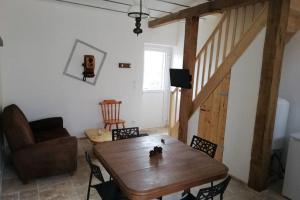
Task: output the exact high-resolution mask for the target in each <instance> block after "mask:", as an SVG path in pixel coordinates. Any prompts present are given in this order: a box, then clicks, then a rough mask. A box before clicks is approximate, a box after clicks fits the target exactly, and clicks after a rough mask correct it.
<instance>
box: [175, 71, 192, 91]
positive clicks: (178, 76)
mask: <svg viewBox="0 0 300 200" xmlns="http://www.w3.org/2000/svg"><path fill="white" fill-rule="evenodd" d="M170 79H171V86H174V87H181V88H184V89H191V88H192V85H191V81H192V76H191V75H190V72H189V70H187V69H170Z"/></svg>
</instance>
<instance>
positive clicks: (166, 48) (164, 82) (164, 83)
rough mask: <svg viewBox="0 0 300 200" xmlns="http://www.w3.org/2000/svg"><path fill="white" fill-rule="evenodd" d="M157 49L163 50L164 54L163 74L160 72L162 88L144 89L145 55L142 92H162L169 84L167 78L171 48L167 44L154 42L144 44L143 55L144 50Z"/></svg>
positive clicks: (170, 61) (170, 62)
mask: <svg viewBox="0 0 300 200" xmlns="http://www.w3.org/2000/svg"><path fill="white" fill-rule="evenodd" d="M147 50H148V51H159V52H164V53H165V54H166V61H165V62H166V63H165V67H164V69H163V74H162V77H161V78H162V79H163V80H162V88H161V89H159V90H155V89H145V88H144V80H145V73H144V72H145V57H144V62H143V86H142V87H143V88H142V89H143V92H144V93H160V92H164V91H165V90H166V88H167V87H168V86H169V80H168V77H169V76H167V75H168V70H169V69H170V66H171V64H172V48H171V47H169V46H163V45H155V44H145V45H144V54H143V55H144V56H145V51H147Z"/></svg>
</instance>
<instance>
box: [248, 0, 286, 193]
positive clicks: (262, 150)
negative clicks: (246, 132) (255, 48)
mask: <svg viewBox="0 0 300 200" xmlns="http://www.w3.org/2000/svg"><path fill="white" fill-rule="evenodd" d="M289 7H290V0H272V1H269V11H268V12H269V13H268V20H267V32H266V39H265V46H264V54H263V63H262V71H261V80H260V88H259V97H258V104H257V112H256V120H255V128H254V138H253V144H252V155H251V165H250V175H249V182H248V184H249V186H250V187H251V188H253V189H255V190H257V191H262V190H264V189H265V188H266V186H267V178H268V169H269V164H270V158H271V148H272V138H273V129H274V123H275V114H276V106H277V99H278V88H279V82H280V75H281V67H282V58H283V53H284V47H285V34H286V30H287V24H288V16H289Z"/></svg>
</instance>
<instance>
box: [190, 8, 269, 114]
mask: <svg viewBox="0 0 300 200" xmlns="http://www.w3.org/2000/svg"><path fill="white" fill-rule="evenodd" d="M267 10H268V9H267V8H264V10H263V11H262V12H261V14H260V16H259V17H258V18H257V20H256V22H255V23H253V24H252V25H251V27H250V28H249V30H248V31H247V32H246V33H245V34H244V36H243V38H242V39H241V40H240V41H239V42H238V43H237V44H236V46H235V48H234V49H233V50H232V51H231V52H230V54H229V55H228V56H227V59H226V60H224V62H223V63H222V64H221V65H220V67H219V68H218V70H217V71H216V72H215V73H214V75H213V76H212V77H211V78H210V80H209V82H208V83H207V84H206V85H205V86H204V87H203V89H202V92H201V93H199V94H198V96H197V97H196V98H195V99H194V101H193V105H192V110H191V113H190V116H191V115H192V114H193V113H194V112H195V111H196V110H197V109H198V108H199V106H201V105H202V104H203V103H204V102H205V100H206V99H207V98H208V97H209V95H210V94H211V93H212V92H213V91H214V89H215V88H216V87H217V86H218V85H219V84H220V82H221V81H222V80H223V79H224V78H225V77H226V76H227V75H228V74H229V73H230V70H231V68H232V67H233V65H234V63H235V62H236V61H237V60H238V58H239V57H240V56H241V55H242V54H243V53H244V52H245V50H246V49H247V48H248V46H249V45H250V44H251V43H252V41H253V40H254V39H255V37H256V36H257V35H258V33H259V32H260V31H261V30H262V29H263V28H264V27H265V25H266V21H267Z"/></svg>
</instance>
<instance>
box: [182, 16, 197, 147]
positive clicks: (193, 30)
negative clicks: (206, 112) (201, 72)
mask: <svg viewBox="0 0 300 200" xmlns="http://www.w3.org/2000/svg"><path fill="white" fill-rule="evenodd" d="M198 24H199V17H189V18H187V19H186V22H185V37H184V52H183V69H188V70H189V71H190V74H191V75H192V77H194V71H195V60H196V55H197V39H198ZM192 80H194V78H192ZM193 82H194V81H192V84H193ZM192 87H193V86H192ZM192 98H193V89H182V91H181V99H180V110H179V130H178V139H179V140H181V141H182V142H184V143H186V142H187V131H188V121H189V118H190V112H191V110H192Z"/></svg>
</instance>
